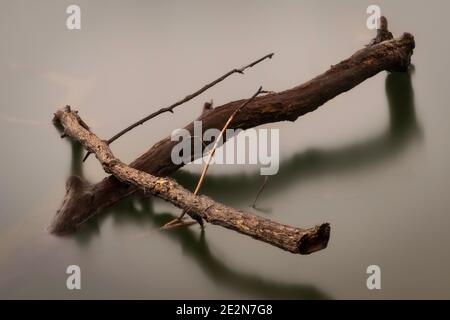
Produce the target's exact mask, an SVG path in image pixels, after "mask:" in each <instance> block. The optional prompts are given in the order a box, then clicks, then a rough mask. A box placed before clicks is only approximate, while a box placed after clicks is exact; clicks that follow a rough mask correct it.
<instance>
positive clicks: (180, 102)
mask: <svg viewBox="0 0 450 320" xmlns="http://www.w3.org/2000/svg"><path fill="white" fill-rule="evenodd" d="M273 55H274V53H269V54H267V55H265V56H264V57H262V58H259V59H258V60H255V61H253V62H252V63H250V64H248V65H246V66H243V67H241V68H239V69H233V70H231V71H228V72H227V73H225V74H224V75H223V76H221V77H219V78H217V79H216V80H214V81H213V82H210V83H208V84H207V85H205V86H203V87H202V88H200V89H199V90H197V91H195V92H194V93H191V94H190V95H188V96H186V97H184V98H183V99H181V100H179V101H177V102H175V103H174V104H172V105H170V106H168V107H165V108H161V109H159V110H158V111H156V112H153V113H152V114H150V115H148V116H146V117H145V118H143V119H141V120H139V121H137V122H135V123H133V124H132V125H130V126H128V127H127V128H125V129H123V130H122V131H120V132H119V133H117V134H115V135H114V136H112V137H111V138H110V139H108V140H107V144H108V145H110V144H111V143H112V142H114V141H115V140H117V139H118V138H120V137H121V136H123V135H124V134H125V133H127V132H128V131H130V130H133V129H134V128H136V127H137V126H139V125H141V124H143V123H145V122H147V121H148V120H150V119H152V118H154V117H156V116H158V115H160V114H162V113H165V112H171V113H173V109H175V108H176V107H178V106H179V105H181V104H183V103H185V102H188V101H189V100H192V99H193V98H195V97H196V96H198V95H200V94H201V93H203V92H205V91H206V90H208V89H209V88H211V87H213V86H215V85H216V84H218V83H219V82H222V81H223V80H225V79H226V78H228V77H229V76H231V75H232V74H234V73H240V74H244V71H245V70H246V69H248V68H251V67H253V66H255V65H257V64H258V63H260V62H262V61H264V60H266V59H272V57H273ZM91 153H92V152H90V151H88V153H87V154H86V156H85V157H84V158H83V162H84V161H86V159H87V158H88V157H89V155H90V154H91Z"/></svg>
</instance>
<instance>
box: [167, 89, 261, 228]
mask: <svg viewBox="0 0 450 320" xmlns="http://www.w3.org/2000/svg"><path fill="white" fill-rule="evenodd" d="M262 92H263V90H262V87H259V89H258V90H257V91H256V92H255V94H254V95H253V96H252V97H251V98H249V99H247V100H245V102H244V103H242V104H241V105H240V106H239V107H237V108H236V110H234V112H233V113H232V114H231V115H230V117H229V118H228V120H227V122H226V123H225V125H224V126H223V128H222V130H221V131H220V133H219V136H218V137H217V138H216V140H215V141H214V145H213V147H212V148H211V150H210V151H209V154H208V158H207V159H206V163H205V165H204V166H203V170H202V174H201V176H200V179H199V180H198V183H197V186H196V187H195V190H194V194H195V195H196V194H197V193H198V192H199V191H200V188H201V187H202V185H203V181H204V180H205V176H206V173H207V172H208V168H209V164H210V163H211V159H212V157H213V156H214V153H215V152H216V149H217V146H218V145H219V142H220V141H222V136H223V134H224V132H225V130H227V128H228V126H229V125H230V123H231V121H233V119H234V116H235V115H236V114H237V113H238V112H239V111H241V110H242V109H243V108H244V107H245V106H246V105H248V104H249V103H250V102H252V101H253V99H255V98H256V97H257V96H258V95H259V94H260V93H262ZM186 213H187V211H186V210H184V211H183V212H182V213H181V215H180V216H179V217H178V218H177V219H174V220H172V221H169V222H168V223H166V224H165V225H164V226H163V228H167V227H169V226H171V225H173V224H174V223H179V222H180V221H181V219H183V217H184V215H185V214H186ZM196 220H197V222H198V223H199V224H200V225H201V226H203V222H202V221H201V220H198V219H196Z"/></svg>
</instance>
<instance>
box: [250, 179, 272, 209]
mask: <svg viewBox="0 0 450 320" xmlns="http://www.w3.org/2000/svg"><path fill="white" fill-rule="evenodd" d="M267 181H269V176H265V177H264V182H263V184H262V185H261V187H259V190H258V193H257V194H256V197H255V201H253V204H252V205H251V207H252V208H253V209H256V201H258V198H259V196H260V195H261V193H262V192H263V190H264V188H265V187H266V184H267Z"/></svg>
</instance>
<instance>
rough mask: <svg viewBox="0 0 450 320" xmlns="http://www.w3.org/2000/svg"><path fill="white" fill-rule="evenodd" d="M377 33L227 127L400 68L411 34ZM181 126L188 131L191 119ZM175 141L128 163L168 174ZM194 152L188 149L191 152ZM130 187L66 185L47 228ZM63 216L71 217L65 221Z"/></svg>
mask: <svg viewBox="0 0 450 320" xmlns="http://www.w3.org/2000/svg"><path fill="white" fill-rule="evenodd" d="M378 34H386V37H388V38H386V39H387V40H386V39H377V40H376V41H374V43H373V44H371V45H369V46H368V47H366V48H364V49H361V50H359V51H357V52H356V53H355V54H353V55H352V56H351V57H350V58H348V59H346V60H344V61H342V62H340V63H338V64H336V65H334V66H331V68H330V69H329V70H328V71H326V72H325V73H323V74H321V75H319V76H317V77H315V78H314V79H312V80H310V81H308V82H306V83H304V84H302V85H300V86H297V87H295V88H293V89H290V90H286V91H283V92H279V93H274V94H268V95H266V96H263V97H259V98H256V99H254V100H253V101H252V102H251V103H250V104H249V105H247V106H246V108H245V109H244V110H242V111H241V112H240V113H239V114H238V115H237V116H236V117H235V119H234V120H233V122H232V123H231V124H230V127H229V128H230V129H237V128H241V129H247V128H251V127H256V126H259V125H262V124H265V123H271V122H278V121H286V120H287V121H295V120H296V119H297V118H298V117H299V116H302V115H304V114H306V113H308V112H311V111H314V110H315V109H317V108H318V107H320V106H321V105H323V104H324V103H325V102H327V101H328V100H330V99H332V98H334V97H335V96H337V95H339V94H341V93H343V92H346V91H348V90H350V89H352V88H353V87H355V86H356V85H358V84H359V83H361V82H363V81H364V80H366V79H368V78H370V77H372V76H374V75H376V74H377V73H379V72H381V71H384V70H387V71H404V70H406V69H407V67H408V66H409V64H410V58H411V55H412V53H413V49H414V46H415V43H414V37H413V36H412V35H411V34H409V33H405V34H403V36H402V37H400V38H398V39H390V37H391V34H390V33H388V32H386V33H384V32H383V33H380V32H379V33H378ZM380 41H381V42H380ZM242 101H243V100H239V101H234V102H230V103H227V104H225V105H222V106H220V107H217V108H215V109H213V110H211V111H210V112H208V113H206V114H205V115H204V116H202V117H201V120H202V128H203V130H207V129H209V128H216V129H219V130H220V129H221V128H222V127H223V125H224V123H225V122H226V121H227V119H228V118H229V116H230V114H231V113H232V112H233V111H234V110H235V109H236V108H237V107H238V106H239V105H240V104H241V103H242ZM185 128H186V129H188V130H190V131H191V132H192V131H193V123H190V124H189V125H187V126H186V127H185ZM175 143H176V142H173V141H171V140H170V137H167V138H165V139H163V140H161V141H160V142H158V143H156V144H155V145H154V146H153V147H152V148H150V150H148V151H147V152H146V153H144V154H143V155H142V156H140V157H139V158H137V159H136V160H135V161H133V162H132V163H131V164H130V166H131V167H133V168H136V169H139V170H142V171H145V172H148V173H151V174H153V175H156V176H167V175H170V174H172V173H173V172H175V171H176V170H178V169H179V168H180V167H181V166H180V165H175V164H173V163H172V161H171V157H170V154H171V150H172V147H173V146H174V144H175ZM199 156H200V155H194V158H196V157H199ZM135 191H136V187H134V186H130V185H127V184H124V183H122V182H120V181H119V180H117V179H116V178H115V177H114V176H110V177H107V178H105V179H103V180H102V181H101V182H99V183H97V184H94V185H89V186H87V185H84V186H83V188H78V189H77V192H73V191H71V190H70V185H69V186H68V191H67V195H66V198H65V199H64V201H63V205H62V207H61V208H60V209H59V210H58V212H57V215H56V217H55V220H54V221H53V223H52V226H51V231H52V232H54V233H62V232H68V231H71V230H73V229H74V228H76V227H77V226H78V225H79V224H80V223H82V222H83V221H85V220H87V219H89V218H91V217H93V216H94V215H96V214H97V213H99V212H100V211H101V210H103V209H105V208H107V207H108V206H110V205H112V204H114V203H116V202H117V201H118V200H120V199H122V198H124V197H126V196H128V195H130V194H132V193H133V192H135ZM75 204H76V205H75ZM67 221H71V223H70V224H69V223H66V222H67Z"/></svg>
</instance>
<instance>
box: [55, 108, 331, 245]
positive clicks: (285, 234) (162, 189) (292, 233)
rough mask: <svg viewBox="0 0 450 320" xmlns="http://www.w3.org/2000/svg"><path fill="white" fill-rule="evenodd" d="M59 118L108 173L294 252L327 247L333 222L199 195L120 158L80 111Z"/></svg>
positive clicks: (211, 220) (214, 221)
mask: <svg viewBox="0 0 450 320" xmlns="http://www.w3.org/2000/svg"><path fill="white" fill-rule="evenodd" d="M54 120H55V121H58V122H59V123H60V124H61V125H62V126H63V128H64V133H65V134H66V135H67V136H70V137H72V138H74V139H76V140H78V141H79V142H80V143H81V144H82V145H83V146H84V147H85V148H86V149H87V150H88V151H90V152H92V153H94V154H95V155H96V157H97V159H98V160H99V161H100V163H101V165H102V166H103V169H104V170H105V171H106V172H107V173H111V174H113V175H114V176H115V177H116V178H117V179H119V180H120V181H122V182H124V183H128V184H131V185H133V186H135V187H137V188H140V189H141V190H142V191H144V193H145V192H150V193H151V194H153V195H155V196H157V197H160V198H162V199H164V200H166V201H169V202H171V203H172V204H174V205H175V206H177V207H178V208H181V209H184V210H187V212H188V213H189V214H190V213H191V212H194V213H196V214H197V215H199V216H200V217H201V218H202V219H204V220H206V221H207V222H209V223H212V224H216V225H220V226H222V227H225V228H228V229H232V230H235V231H237V232H239V233H242V234H245V235H248V236H251V237H253V238H255V239H258V240H262V241H264V242H267V243H269V244H272V245H274V246H277V247H279V248H281V249H284V250H286V251H289V252H292V253H301V254H309V253H312V252H315V251H317V250H321V249H323V248H325V247H326V246H327V244H328V239H329V236H330V226H329V224H328V223H324V224H322V225H320V226H316V227H313V228H309V229H302V228H294V227H290V226H287V225H283V224H279V223H276V222H273V221H271V220H269V219H266V218H261V217H259V216H257V215H254V214H252V213H249V212H244V211H240V210H236V209H233V208H230V207H227V206H225V205H223V204H220V203H218V202H215V201H213V200H212V199H210V198H209V197H206V196H197V195H194V194H193V193H192V192H190V191H188V190H187V189H185V188H183V187H182V186H181V185H179V184H178V183H177V182H176V181H175V180H173V179H171V178H167V177H156V176H153V175H151V174H148V173H146V172H143V171H139V170H137V169H134V168H132V167H130V166H128V165H126V164H124V163H123V162H121V161H120V160H119V159H117V158H116V157H115V156H114V155H113V154H112V152H111V150H110V149H109V147H108V144H107V143H106V142H105V141H102V140H100V139H99V138H98V137H97V136H96V135H95V134H93V133H92V132H91V131H89V129H87V127H86V126H84V125H82V122H81V119H80V118H79V116H78V114H77V113H76V112H74V111H72V110H71V109H70V107H66V108H65V109H61V110H58V111H57V112H56V113H55V118H54Z"/></svg>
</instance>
